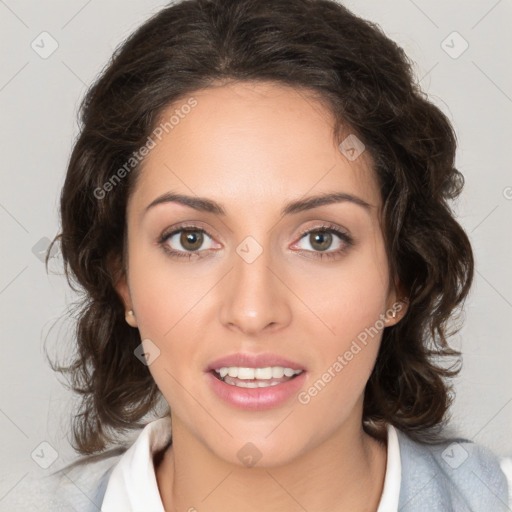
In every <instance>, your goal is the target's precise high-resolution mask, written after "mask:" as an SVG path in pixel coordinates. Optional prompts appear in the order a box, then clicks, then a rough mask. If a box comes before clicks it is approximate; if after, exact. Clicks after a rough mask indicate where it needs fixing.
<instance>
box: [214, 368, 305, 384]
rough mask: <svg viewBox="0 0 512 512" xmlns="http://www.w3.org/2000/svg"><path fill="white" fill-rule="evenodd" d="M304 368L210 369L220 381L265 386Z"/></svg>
mask: <svg viewBox="0 0 512 512" xmlns="http://www.w3.org/2000/svg"><path fill="white" fill-rule="evenodd" d="M303 371H304V370H294V369H292V368H285V367H283V366H267V367H264V368H246V367H238V366H230V367H226V366H225V367H222V368H216V369H214V370H211V373H213V375H214V376H215V377H216V378H217V379H218V380H220V381H222V382H224V383H226V384H229V385H231V386H236V387H239V388H266V387H270V386H277V385H278V384H282V383H284V382H288V381H290V380H292V379H294V378H296V377H297V376H298V375H300V374H301V373H302V372H303Z"/></svg>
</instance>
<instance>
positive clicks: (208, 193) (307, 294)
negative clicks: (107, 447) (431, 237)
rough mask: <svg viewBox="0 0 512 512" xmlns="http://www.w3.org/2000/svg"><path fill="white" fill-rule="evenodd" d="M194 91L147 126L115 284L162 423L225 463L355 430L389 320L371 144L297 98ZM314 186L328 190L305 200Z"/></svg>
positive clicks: (268, 87)
mask: <svg viewBox="0 0 512 512" xmlns="http://www.w3.org/2000/svg"><path fill="white" fill-rule="evenodd" d="M191 96H193V98H194V99H193V100H190V98H185V99H184V100H183V101H182V102H177V103H176V104H174V105H173V106H172V107H170V108H169V109H167V111H166V112H165V113H164V115H163V117H162V119H163V120H164V122H165V121H169V119H170V118H171V116H172V115H173V114H174V116H175V117H174V118H173V121H171V122H170V123H169V124H168V125H167V128H166V130H165V129H163V130H160V131H159V132H154V133H158V134H159V137H153V138H154V144H150V146H154V147H152V149H151V150H150V152H149V154H148V156H147V157H146V160H145V164H144V168H143V169H142V170H141V174H140V176H139V179H138V181H137V183H136V186H135V188H134V190H133V193H132V195H131V197H130V200H129V203H128V211H127V222H128V259H127V269H128V270H127V281H126V282H125V281H122V282H121V283H120V284H119V286H118V290H119V292H120V294H121V295H122V297H123V300H124V302H125V305H126V307H127V309H133V311H134V316H133V317H130V316H128V317H127V321H128V322H129V323H131V324H132V325H134V326H137V327H138V329H139V330H140V335H141V339H142V340H145V341H144V343H143V347H144V349H145V350H146V353H148V354H149V355H148V357H149V359H148V361H149V363H150V364H149V370H150V371H151V374H152V375H153V377H154V379H155V381H156V383H157V385H158V387H159V389H160V390H161V392H162V394H163V395H164V397H165V399H166V400H167V402H168V403H169V405H170V407H171V411H172V417H173V429H174V428H177V429H179V428H181V429H182V431H186V432H188V433H189V434H190V435H192V436H193V438H194V439H196V440H197V441H199V442H200V443H201V444H202V445H203V446H205V447H207V448H208V449H209V450H211V452H213V453H215V454H216V455H217V456H219V457H221V458H222V459H224V460H226V461H230V462H232V463H236V464H243V463H245V459H244V457H245V456H246V455H247V454H246V453H245V452H246V451H248V452H251V453H248V455H249V456H255V457H259V456H260V455H258V453H259V454H261V456H262V460H261V464H264V465H269V466H271V465H276V464H284V463H286V462H290V461H291V460H293V459H294V458H295V457H297V456H300V455H301V454H303V453H305V452H307V451H308V450H310V449H312V448H314V447H317V446H319V445H321V443H322V442H324V441H326V440H327V439H329V438H331V437H332V436H336V435H341V433H342V432H345V433H347V432H348V431H349V429H352V431H355V430H354V429H356V430H358V431H359V430H360V429H361V416H362V397H363V392H364V388H365V384H366V382H367V380H368V378H369V376H370V374H371V371H372V368H373V366H374V363H375V360H376V356H377V353H378V349H379V343H380V339H381V334H382V329H383V327H384V326H389V325H391V324H392V323H394V322H396V321H397V319H393V318H392V317H391V313H390V308H391V307H392V306H393V305H394V303H395V301H396V300H397V297H396V296H395V294H394V291H393V286H392V283H390V281H389V277H388V261H387V258H386V253H385V248H384V241H383V236H382V232H381V227H380V224H379V209H380V206H381V197H380V191H379V189H378V186H377V183H376V181H375V178H374V177H373V175H372V172H371V168H370V165H371V161H370V158H369V155H368V153H367V152H364V151H363V152H362V153H361V154H360V155H359V156H358V153H359V152H360V151H361V150H362V149H363V147H362V146H359V145H358V144H357V139H355V138H353V136H352V137H351V138H349V139H348V140H347V141H346V142H345V144H344V145H343V146H342V149H340V148H339V147H338V145H337V144H336V142H335V141H334V139H333V135H332V124H331V123H332V119H331V117H330V115H329V112H328V111H327V110H324V108H323V107H322V106H321V105H320V104H319V103H317V102H315V101H314V100H313V99H312V98H311V97H308V96H306V95H305V94H304V93H299V92H297V90H295V89H291V88H288V87H286V86H281V85H275V84H271V83H259V84H256V85H255V84H250V83H237V84H234V85H233V84H232V85H226V86H221V87H218V88H211V89H205V90H201V91H199V92H196V93H194V94H193V95H191ZM187 100H189V102H188V103H187ZM187 104H188V105H193V106H192V107H190V108H188V107H183V105H187ZM176 110H178V112H176ZM161 132H162V133H163V135H162V133H161ZM349 134H350V132H349V131H347V132H346V134H345V136H344V137H343V138H344V139H345V137H346V136H348V135H349ZM159 139H161V140H159ZM354 144H355V145H354ZM114 193H115V192H114ZM171 194H175V195H176V194H179V195H182V196H187V198H189V199H188V200H187V201H188V202H189V204H183V203H182V202H179V201H176V200H172V197H171ZM326 194H340V196H339V197H338V200H336V201H332V200H331V201H325V202H324V204H322V203H323V202H322V201H318V202H314V201H311V198H313V197H317V196H322V195H326ZM343 198H344V199H343ZM200 200H201V201H200ZM213 203H215V206H212V204H213ZM293 204H295V206H290V205H293ZM193 205H195V206H193ZM220 210H221V211H222V213H220ZM322 228H323V229H324V232H323V233H322ZM179 230H182V231H179ZM333 230H337V231H338V232H339V234H336V233H335V231H333ZM306 231H307V232H308V233H309V234H303V233H304V232H306ZM171 251H175V252H176V253H177V254H176V253H172V252H171ZM260 355H261V356H262V358H260V359H257V358H254V357H252V356H260ZM230 356H234V359H232V360H229V361H219V360H220V359H223V358H225V357H230ZM238 356H240V358H239V359H237V357H238ZM244 357H245V358H244ZM283 360H285V361H283ZM141 364H142V363H141ZM212 367H213V370H212ZM221 367H227V368H231V371H230V374H231V376H230V374H228V377H226V380H227V381H228V382H223V381H221V380H219V378H218V377H216V376H215V375H214V374H215V373H217V372H215V369H217V370H220V368H221ZM236 367H242V368H252V369H253V370H252V371H251V370H249V371H247V370H240V371H239V372H238V373H237V370H236V369H235V368H236ZM268 367H270V368H274V367H275V368H277V369H275V368H274V369H273V370H267V369H265V368H268ZM280 367H284V368H290V369H291V370H297V371H296V372H294V373H293V374H294V375H296V376H295V377H294V378H290V377H289V376H287V375H286V374H285V375H284V376H283V377H282V378H279V376H280V375H282V373H283V371H282V370H280ZM257 368H262V369H261V370H259V371H256V370H255V369H257ZM299 370H302V372H301V373H299ZM228 371H229V370H228ZM269 371H270V372H271V373H269ZM272 372H274V373H272ZM224 373H225V371H224ZM286 373H288V374H289V373H290V371H289V370H287V371H286ZM237 375H238V377H237ZM270 375H272V377H271V378H269V377H270ZM258 376H259V377H261V378H260V379H258V378H257V377H258ZM275 382H278V383H277V384H275V385H270V384H273V383H275ZM247 383H250V385H251V386H255V387H245V385H246V384H247ZM260 385H261V387H260ZM240 386H244V387H240ZM247 443H252V445H248V444H247ZM253 445H254V446H253ZM244 450H245V451H244ZM253 458H254V457H253Z"/></svg>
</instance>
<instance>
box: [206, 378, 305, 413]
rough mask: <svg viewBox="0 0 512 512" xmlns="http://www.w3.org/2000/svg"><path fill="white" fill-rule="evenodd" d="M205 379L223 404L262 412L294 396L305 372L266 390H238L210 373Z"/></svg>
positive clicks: (302, 383)
mask: <svg viewBox="0 0 512 512" xmlns="http://www.w3.org/2000/svg"><path fill="white" fill-rule="evenodd" d="M206 375H207V378H208V379H209V382H210V385H211V387H212V389H213V391H214V392H215V393H216V394H217V395H218V396H219V397H220V398H221V399H222V400H224V401H225V402H227V403H228V404H229V405H231V406H233V407H237V408H239V409H249V410H252V411H262V410H265V409H272V408H273V407H278V406H280V405H282V404H283V403H285V402H286V401H287V400H289V399H290V398H291V397H292V396H293V395H295V394H296V393H297V392H298V391H299V390H300V388H301V387H302V386H303V385H304V381H305V379H306V372H305V371H303V372H302V373H300V374H299V375H297V376H296V377H294V378H293V379H290V380H288V381H286V382H283V383H282V384H277V385H276V386H268V387H266V388H239V387H238V386H232V385H231V384H226V383H225V382H223V381H222V380H219V379H218V378H217V377H215V375H213V373H212V372H207V374H206Z"/></svg>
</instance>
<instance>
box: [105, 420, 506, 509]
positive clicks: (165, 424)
mask: <svg viewBox="0 0 512 512" xmlns="http://www.w3.org/2000/svg"><path fill="white" fill-rule="evenodd" d="M387 431H388V442H387V443H388V444H387V446H388V447H387V461H386V475H385V478H384V487H383V490H382V495H381V498H380V502H379V506H378V509H377V512H397V510H398V499H399V496H400V485H401V481H402V465H401V460H400V445H399V443H398V437H397V433H396V430H395V428H394V427H393V426H392V425H390V424H388V428H387ZM170 438H171V418H170V417H169V416H166V417H164V418H161V419H157V420H155V421H152V422H150V423H148V425H146V427H144V429H143V430H142V432H141V433H140V434H139V437H138V438H137V440H136V441H135V443H134V444H133V445H132V446H131V447H130V448H129V449H128V450H127V451H126V452H125V453H124V454H123V455H122V457H121V458H120V459H119V461H118V462H117V464H116V466H115V467H114V469H113V471H112V473H111V475H110V478H109V481H108V485H107V489H106V492H105V495H104V498H103V503H102V505H101V511H102V512H120V511H121V510H122V511H123V512H165V509H164V506H163V504H162V500H161V498H160V492H159V490H158V485H157V482H156V475H155V468H154V465H153V456H154V454H155V453H156V452H157V451H159V450H161V449H162V448H164V447H165V446H166V444H167V443H168V441H169V440H170ZM501 468H502V470H503V471H504V472H505V474H506V475H507V478H508V481H509V493H510V494H511V496H510V498H511V503H512V459H510V458H508V459H506V458H503V459H502V460H501Z"/></svg>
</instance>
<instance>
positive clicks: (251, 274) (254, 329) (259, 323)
mask: <svg viewBox="0 0 512 512" xmlns="http://www.w3.org/2000/svg"><path fill="white" fill-rule="evenodd" d="M251 250H254V247H252V248H251ZM240 254H242V255H243V256H241V255H240ZM240 254H239V253H238V252H237V253H234V254H233V265H234V267H233V269H232V270H231V272H229V274H228V276H227V277H228V280H227V282H224V283H223V287H222V292H221V296H222V299H221V304H222V306H221V310H220V320H221V322H222V324H223V325H225V326H226V327H228V328H230V329H238V330H239V331H241V332H242V333H243V334H246V335H253V336H254V335H257V334H258V333H260V332H262V331H265V332H268V331H270V330H272V331H274V330H278V329H280V328H282V327H285V326H286V325H288V324H289V323H290V320H291V309H290V304H289V298H290V295H291V293H290V292H289V290H288V288H287V287H286V285H285V284H284V283H283V281H286V280H285V279H284V278H283V277H284V276H281V275H280V272H279V270H278V269H277V268H276V267H275V265H274V266H273V265H272V260H271V255H270V251H268V250H266V249H265V250H263V252H262V253H261V254H259V256H257V257H256V259H254V261H251V258H246V257H245V255H244V253H243V252H240Z"/></svg>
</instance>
